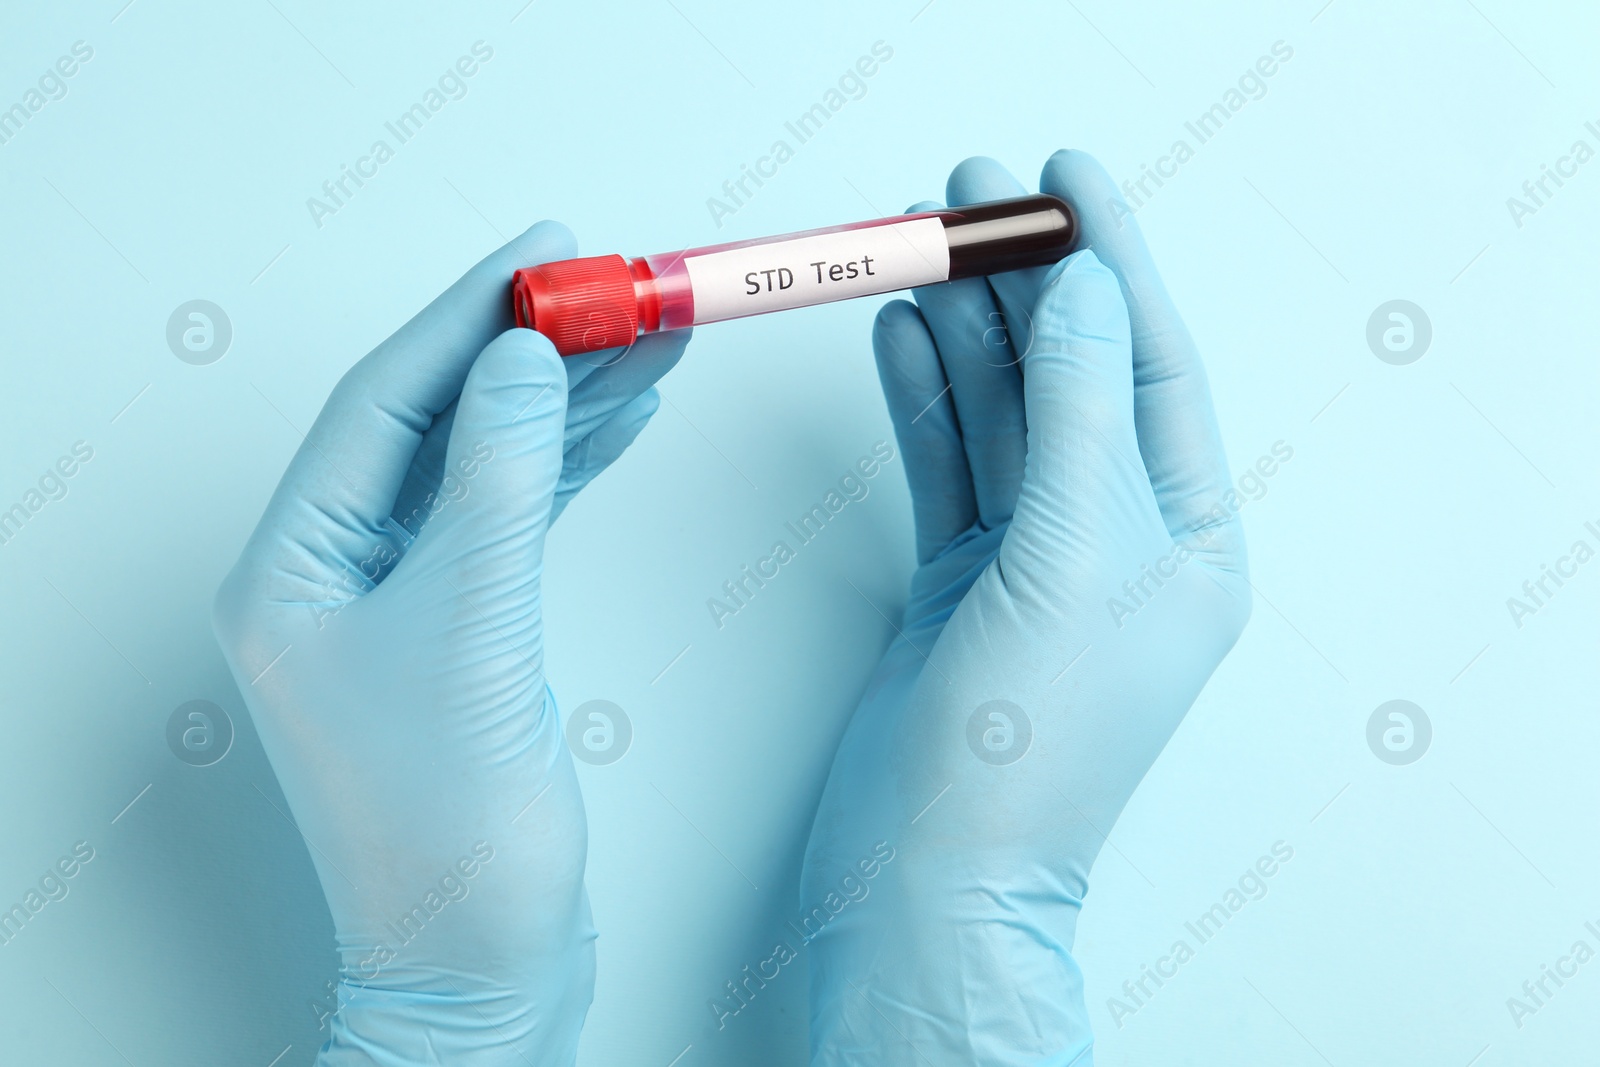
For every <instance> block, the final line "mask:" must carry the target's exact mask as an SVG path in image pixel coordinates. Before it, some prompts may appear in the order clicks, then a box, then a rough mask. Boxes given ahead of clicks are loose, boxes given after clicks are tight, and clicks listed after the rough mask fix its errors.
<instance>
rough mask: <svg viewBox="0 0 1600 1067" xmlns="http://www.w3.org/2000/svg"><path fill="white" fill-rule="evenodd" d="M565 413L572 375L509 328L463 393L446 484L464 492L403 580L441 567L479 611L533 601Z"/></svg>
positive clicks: (538, 343) (549, 351) (436, 523)
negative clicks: (517, 596) (519, 599)
mask: <svg viewBox="0 0 1600 1067" xmlns="http://www.w3.org/2000/svg"><path fill="white" fill-rule="evenodd" d="M566 412H567V372H566V368H564V367H563V366H562V364H561V357H560V356H559V355H557V354H556V350H555V346H553V345H552V344H551V343H550V341H549V340H548V339H546V338H545V337H544V336H543V335H541V334H537V333H534V332H533V331H532V330H521V329H512V330H507V331H506V332H505V333H503V334H501V335H500V336H499V337H497V338H495V339H494V340H493V341H492V342H490V344H489V345H488V347H487V348H485V349H484V350H483V354H482V355H480V356H479V357H478V359H477V360H476V362H474V363H473V365H472V370H471V373H469V374H468V375H467V380H466V383H465V384H464V385H463V387H462V390H461V400H460V403H459V404H458V405H457V407H456V417H455V423H454V425H453V427H452V428H451V432H450V447H449V450H448V452H447V454H446V458H445V466H444V471H445V477H446V479H447V480H449V479H458V480H459V484H460V485H462V486H463V487H464V489H463V491H462V492H461V494H460V495H459V496H450V495H447V496H446V497H445V498H444V500H445V502H444V503H443V504H442V505H441V506H440V509H439V512H438V514H437V515H436V516H435V517H434V518H433V520H432V521H431V522H429V524H428V525H427V527H426V528H425V529H424V530H423V531H422V535H421V536H420V537H419V538H418V539H417V543H416V545H415V546H414V547H413V548H412V549H411V551H410V552H409V553H408V554H407V555H406V557H405V559H403V560H402V561H401V562H400V565H399V567H398V568H397V570H396V572H395V575H396V577H402V576H404V575H406V574H416V573H418V572H419V571H424V570H437V569H443V570H444V572H445V574H446V575H447V576H448V577H449V578H450V580H451V581H452V582H453V583H457V584H459V586H460V588H459V591H460V592H461V593H462V594H463V595H465V596H466V597H467V599H468V600H469V601H470V602H472V603H473V604H474V605H477V606H478V607H479V610H487V607H486V606H485V605H486V604H489V603H494V601H493V599H492V598H493V597H495V596H496V595H503V594H513V593H524V592H525V593H528V594H530V595H531V593H532V592H533V591H534V590H535V589H536V588H537V581H536V579H537V576H538V573H539V564H540V560H541V559H542V557H543V549H544V535H545V530H546V528H547V527H548V526H549V520H550V510H551V504H552V501H553V499H554V497H555V491H556V484H557V481H558V479H559V478H560V475H561V454H562V436H563V430H564V427H565V425H566ZM469 586H470V587H471V588H469ZM474 589H476V590H478V591H479V592H480V593H482V594H483V595H482V598H480V597H479V596H477V595H474ZM514 643H516V644H517V645H518V646H519V647H521V646H522V645H523V644H524V642H523V641H520V640H518V641H515V642H514Z"/></svg>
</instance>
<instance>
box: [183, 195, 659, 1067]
mask: <svg viewBox="0 0 1600 1067" xmlns="http://www.w3.org/2000/svg"><path fill="white" fill-rule="evenodd" d="M575 254H576V248H575V246H574V242H573V239H572V235H571V234H570V233H569V232H568V231H567V230H566V229H565V228H564V227H562V226H559V225H557V224H555V223H541V224H539V225H538V226H535V227H534V228H533V229H532V230H530V231H528V232H527V233H526V234H524V235H523V236H522V237H521V238H520V239H518V240H517V241H515V242H513V243H512V244H510V245H508V246H506V247H505V248H502V249H501V250H500V251H498V252H496V253H494V254H493V255H491V256H490V257H488V258H487V259H485V260H484V261H483V262H482V263H479V264H478V265H477V266H476V267H475V268H473V269H472V271H470V272H469V273H468V274H467V275H466V276H465V277H464V278H462V279H461V280H460V281H459V282H457V283H456V285H455V286H453V287H452V288H451V289H450V290H449V291H448V292H447V293H445V294H444V295H443V296H441V297H439V299H437V300H436V301H434V302H433V303H432V304H430V305H429V306H428V307H427V308H426V309H424V310H423V311H422V312H421V313H420V314H419V315H417V317H416V318H414V319H412V320H411V322H410V323H408V324H407V325H406V326H405V327H404V328H403V329H401V330H400V331H399V332H398V333H396V334H395V335H394V336H393V337H391V338H389V340H387V341H385V342H384V343H383V344H382V345H379V346H378V348H377V349H376V350H374V351H373V352H372V353H371V354H370V355H369V356H367V357H366V358H365V359H363V360H362V361H361V362H360V363H358V364H357V365H356V366H355V367H354V368H353V369H352V370H351V371H350V372H349V373H348V374H347V375H345V377H344V379H343V380H342V381H341V382H340V383H339V385H338V387H337V388H336V389H335V390H334V392H333V395H332V396H331V397H330V398H329V400H328V403H327V405H326V406H325V407H324V408H323V411H322V414H321V415H320V416H319V417H318V418H317V421H316V424H315V426H313V427H312V429H311V432H310V433H309V434H308V435H307V437H306V441H305V444H304V445H303V446H302V447H301V449H300V451H299V452H298V454H296V456H295V458H294V460H293V462H292V463H291V464H290V466H289V469H288V471H287V472H286V473H285V474H284V476H283V481H282V482H281V483H280V485H279V486H278V490H277V492H276V493H275V494H274V495H273V497H272V501H271V503H270V504H269V505H268V507H267V510H266V514H265V515H264V516H263V517H262V519H261V523H260V525H259V526H258V527H257V529H256V531H255V533H254V535H252V537H251V538H250V541H249V543H248V544H247V545H246V546H245V550H244V553H243V555H242V556H241V557H240V559H239V562H238V563H237V564H236V565H235V567H234V569H233V571H232V572H231V573H230V574H229V575H228V577H227V579H226V580H225V582H224V583H223V585H222V588H221V590H220V591H219V592H218V594H217V598H216V606H215V612H214V615H215V623H216V630H217V634H218V638H219V640H220V642H221V645H222V648H223V651H224V653H225V654H226V656H227V658H228V662H229V665H230V666H231V667H232V669H233V673H234V678H235V679H236V681H237V682H238V685H239V689H240V691H241V692H242V693H243V694H244V698H245V703H246V704H247V705H248V707H249V709H250V714H251V717H252V718H253V719H254V721H255V725H256V729H257V731H258V732H259V734H260V736H261V743H262V746H263V747H264V748H265V750H266V753H267V756H268V758H269V759H270V760H271V762H272V767H273V770H274V771H275V772H276V773H277V776H278V782H279V784H280V785H281V787H282V789H283V795H284V798H285V799H286V800H287V802H288V807H289V812H290V813H292V815H293V818H294V821H295V823H296V824H297V825H298V827H299V830H300V832H301V833H302V835H303V836H304V838H305V840H306V844H307V845H308V847H309V848H310V852H311V858H312V861H313V862H314V863H315V865H316V868H317V874H318V876H319V878H320V879H321V882H322V886H323V890H324V892H325V893H326V895H327V899H328V908H329V911H330V912H331V913H332V916H333V923H334V929H335V933H336V935H337V938H338V947H339V954H340V961H341V966H340V982H339V988H338V1004H339V1009H338V1012H337V1014H336V1015H335V1016H334V1017H333V1018H332V1019H331V1020H330V1022H329V1025H330V1027H331V1036H330V1037H329V1039H328V1043H327V1044H326V1045H324V1047H323V1050H322V1053H321V1056H320V1058H319V1059H318V1061H317V1062H318V1063H319V1064H326V1065H330V1067H331V1065H340V1067H345V1065H357V1064H360V1065H374V1067H402V1065H412V1064H435V1063H448V1064H461V1065H467V1067H488V1065H495V1067H500V1065H511V1064H516V1065H520V1067H529V1065H536V1067H546V1065H550V1067H555V1065H560V1067H567V1065H570V1064H571V1063H572V1062H573V1059H574V1057H575V1055H576V1049H577V1043H578V1035H579V1031H580V1028H581V1026H582V1023H583V1018H584V1014H585V1012H586V1011H587V1010H588V1006H589V1001H590V998H591V996H592V992H593V984H594V951H593V939H594V936H595V935H594V930H593V927H592V925H591V923H590V919H589V905H588V898H587V896H586V894H585V892H584V887H583V868H584V858H585V850H586V843H587V837H586V829H585V823H584V814H583V801H582V798H581V796H580V795H579V792H578V784H577V780H576V777H575V775H574V773H573V769H572V759H571V755H570V753H569V752H568V751H567V748H566V745H565V743H564V741H563V739H562V731H561V724H560V721H559V719H558V717H557V714H556V709H555V706H554V702H553V700H551V699H550V697H549V694H548V690H547V689H546V686H545V676H544V649H543V626H544V621H543V616H542V613H541V607H540V574H541V571H542V568H543V563H544V545H545V534H546V531H547V530H548V528H549V524H550V523H551V522H552V521H553V520H554V519H555V517H556V515H557V514H559V513H560V511H561V509H562V508H563V507H564V506H565V505H566V503H567V502H568V501H569V500H570V499H571V498H572V496H573V495H574V494H576V493H577V492H578V491H579V490H581V489H582V488H583V486H584V485H586V484H587V483H588V481H589V480H590V479H591V478H593V477H594V476H595V475H596V474H597V473H598V472H599V471H600V470H602V469H604V468H605V467H606V466H607V465H608V464H610V463H611V462H612V461H613V460H614V459H616V458H617V456H619V455H620V454H621V453H622V451H623V449H625V448H626V447H627V446H628V444H629V443H631V442H632V441H633V439H634V437H635V436H636V435H637V434H638V433H639V431H640V429H641V428H642V427H643V426H644V424H645V422H646V421H647V420H648V419H649V418H650V415H651V414H652V413H653V412H654V411H655V408H656V404H657V398H656V396H655V394H654V390H653V389H652V388H651V386H652V384H653V383H654V382H655V381H656V379H658V378H659V377H660V376H661V375H662V374H663V373H665V372H666V371H667V370H668V369H669V368H670V367H671V366H672V365H673V364H674V363H675V362H676V361H677V359H678V356H679V355H680V354H681V352H682V350H683V346H684V344H685V343H686V341H687V339H688V335H687V333H686V332H685V333H679V334H660V335H656V336H653V337H650V338H647V339H646V340H645V341H642V342H640V343H639V344H637V345H635V346H634V347H633V348H632V349H631V350H629V351H627V352H626V353H619V352H617V351H615V350H613V351H610V352H606V353H595V354H592V355H590V356H586V357H581V358H578V357H575V358H573V359H571V360H567V361H563V360H562V359H561V358H560V357H559V356H557V355H556V353H555V350H554V348H553V347H552V346H551V345H550V343H549V342H548V341H547V340H545V338H543V337H542V336H540V335H538V334H536V333H532V332H530V331H528V330H514V329H511V305H510V295H509V293H510V280H511V275H512V272H513V271H514V270H516V269H517V268H519V267H523V266H528V265H530V264H533V263H539V262H545V261H548V260H552V259H562V258H566V257H570V256H573V255H575ZM602 364H606V365H602ZM458 397H459V400H458Z"/></svg>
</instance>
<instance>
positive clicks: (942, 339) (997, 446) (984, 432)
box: [912, 204, 1027, 529]
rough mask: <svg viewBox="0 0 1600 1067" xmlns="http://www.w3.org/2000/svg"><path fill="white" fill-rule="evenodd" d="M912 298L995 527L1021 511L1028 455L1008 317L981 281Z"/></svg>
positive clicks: (982, 505) (981, 513) (977, 492)
mask: <svg viewBox="0 0 1600 1067" xmlns="http://www.w3.org/2000/svg"><path fill="white" fill-rule="evenodd" d="M912 210H913V211H937V210H939V205H937V204H918V205H916V206H915V207H913V208H912ZM912 295H913V296H915V297H916V300H917V307H918V308H919V309H920V310H921V312H922V318H923V321H924V322H926V323H927V325H928V330H929V332H930V333H931V334H932V335H933V340H934V344H935V346H936V347H937V349H938V352H939V361H940V363H941V364H942V365H943V367H944V373H945V378H946V380H947V381H948V382H949V383H950V395H951V398H952V400H953V401H954V405H955V412H956V422H957V423H958V425H959V426H960V428H961V442H962V447H963V450H964V452H965V454H966V457H967V465H968V467H969V468H970V470H971V472H972V488H973V496H974V498H975V499H976V500H977V505H978V518H979V520H980V521H981V522H982V523H983V525H984V527H985V528H986V529H993V528H994V527H996V526H999V525H1001V524H1003V523H1004V522H1006V520H1008V519H1010V518H1011V512H1012V510H1013V509H1014V508H1015V507H1016V504H1017V489H1018V487H1019V486H1020V485H1021V484H1022V467H1023V462H1024V458H1025V456H1026V454H1027V439H1026V436H1025V434H1026V428H1025V427H1024V425H1023V416H1022V378H1021V375H1020V374H1019V373H1018V371H1017V368H1016V366H1015V363H1016V356H1015V354H1014V353H1013V351H1012V348H1011V345H1010V342H1009V341H1007V340H1006V332H1005V319H1004V317H1003V316H1002V315H1001V314H1000V309H999V306H998V305H997V304H996V303H995V299H994V293H993V292H991V291H990V289H989V284H988V282H986V281H984V280H983V279H982V278H964V279H962V280H960V281H954V282H943V283H941V284H938V285H927V286H923V287H922V288H920V289H917V290H915V291H914V292H913V294H912Z"/></svg>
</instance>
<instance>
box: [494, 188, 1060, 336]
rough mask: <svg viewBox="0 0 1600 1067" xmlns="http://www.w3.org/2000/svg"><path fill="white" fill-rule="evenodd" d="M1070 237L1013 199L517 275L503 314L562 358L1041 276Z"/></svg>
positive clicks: (1038, 199)
mask: <svg viewBox="0 0 1600 1067" xmlns="http://www.w3.org/2000/svg"><path fill="white" fill-rule="evenodd" d="M1077 236H1078V225H1077V219H1076V217H1075V216H1074V215H1073V213H1072V209H1071V208H1070V207H1068V206H1067V204H1066V203H1065V202H1064V201H1062V200H1059V199H1057V198H1056V197H1053V196H1047V195H1042V194H1041V195H1036V196H1018V197H1013V198H1011V199H1008V200H991V201H987V202H985V203H981V204H972V205H969V206H966V207H960V208H949V209H945V210H940V211H928V212H923V213H920V214H914V215H897V216H894V217H892V218H884V219H870V220H868V221H866V222H856V223H851V224H849V225H846V226H831V227H828V228H826V229H821V230H805V231H803V232H800V233H790V234H783V235H782V236H778V237H762V238H757V239H756V240H751V241H736V242H733V243H731V244H721V245H709V246H707V247H705V248H690V249H686V250H685V251H682V252H663V253H660V254H658V255H653V256H639V257H637V258H634V259H625V258H624V257H622V256H586V257H583V258H580V259H564V260H559V261H557V262H554V263H544V264H541V265H539V266H537V267H524V268H523V269H522V270H519V271H517V272H516V274H515V276H514V277H513V279H512V286H511V292H512V304H513V308H514V310H515V313H516V320H517V325H518V326H522V327H526V328H529V329H534V330H538V331H539V332H540V333H542V334H544V335H545V336H546V337H548V338H549V339H550V340H551V342H552V343H553V344H554V345H555V348H556V351H557V352H559V353H561V354H562V355H563V356H571V355H578V354H581V353H585V352H597V351H599V350H600V349H603V348H616V347H619V346H621V345H630V344H632V343H633V342H634V341H635V340H637V339H638V338H639V336H640V335H641V334H647V333H655V332H657V331H658V330H679V329H683V328H684V327H686V326H699V325H701V324H703V323H708V322H721V321H723V320H725V319H737V318H743V317H745V316H747V315H764V314H766V313H768V312H771V311H785V310H788V309H790V308H799V307H809V306H811V305H813V304H826V303H830V302H832V301H835V300H848V299H850V298H852V297H857V296H873V295H876V294H879V293H889V292H894V291H895V290H899V289H911V288H914V287H916V286H919V285H932V284H934V283H936V282H944V281H955V280H956V279H958V278H972V277H978V276H981V275H986V274H1001V273H1004V272H1005V271H1011V270H1021V269H1022V268H1024V267H1039V266H1045V265H1048V264H1051V263H1055V262H1056V261H1057V260H1060V259H1062V258H1063V257H1065V256H1066V255H1067V254H1068V253H1070V252H1071V251H1072V249H1073V245H1074V243H1075V242H1076V240H1077Z"/></svg>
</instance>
